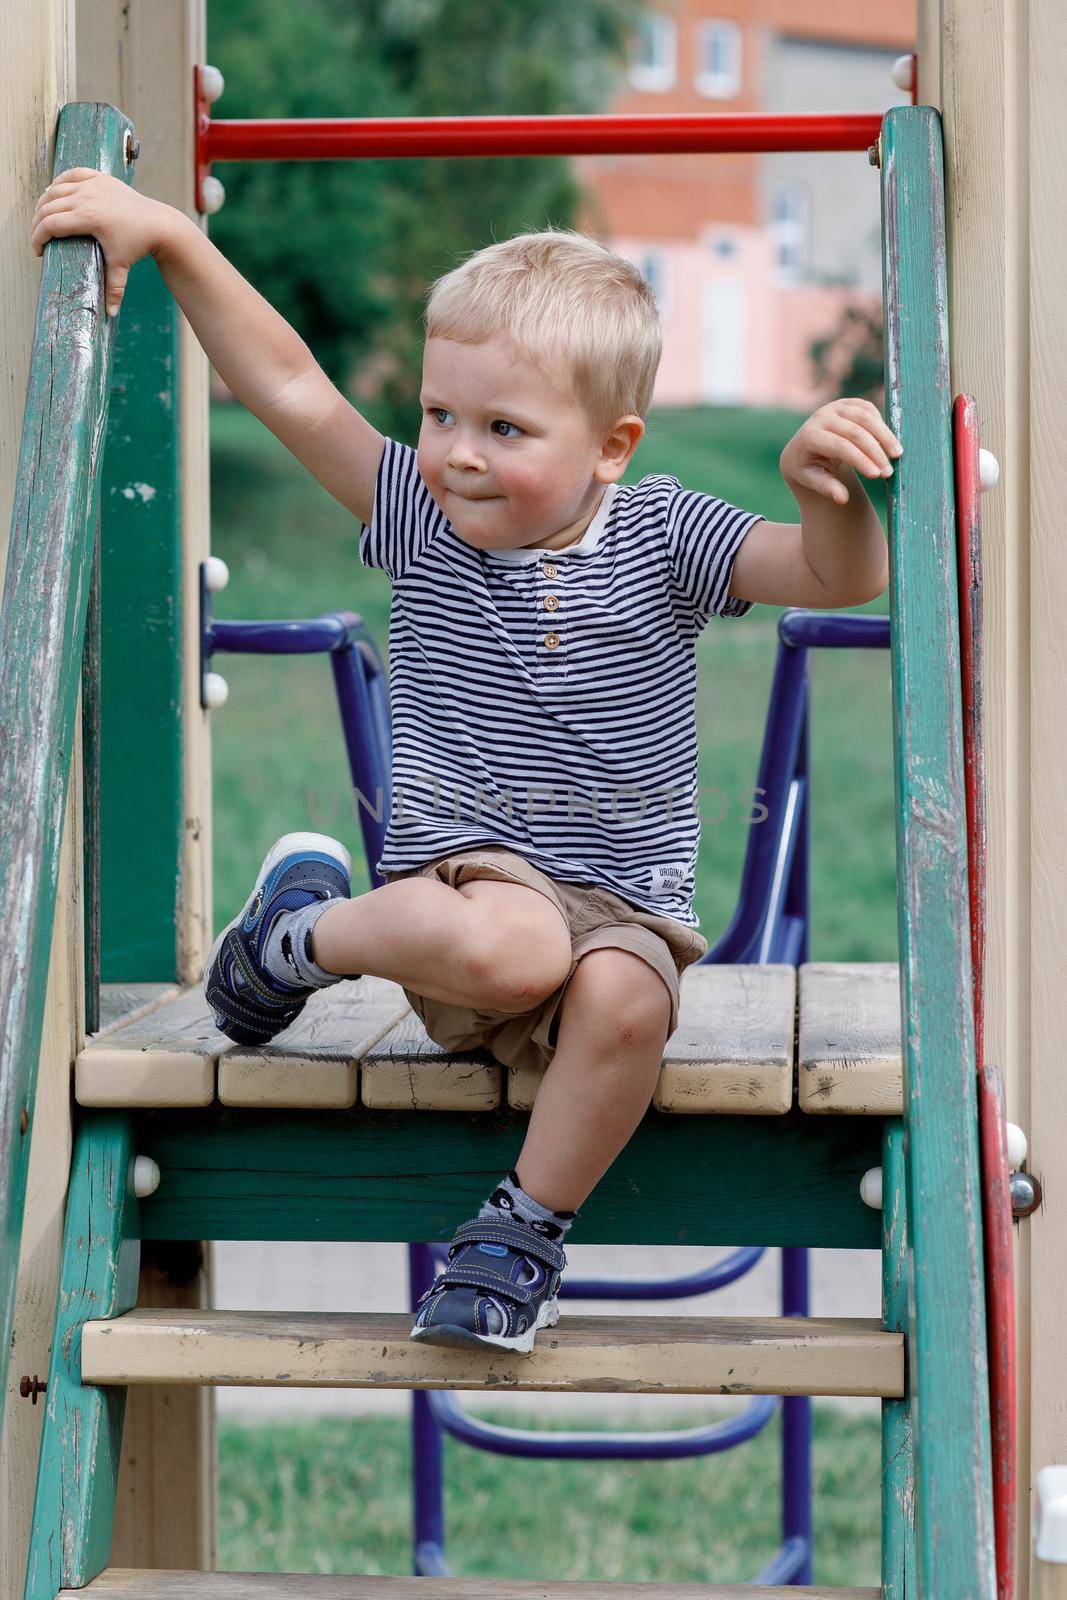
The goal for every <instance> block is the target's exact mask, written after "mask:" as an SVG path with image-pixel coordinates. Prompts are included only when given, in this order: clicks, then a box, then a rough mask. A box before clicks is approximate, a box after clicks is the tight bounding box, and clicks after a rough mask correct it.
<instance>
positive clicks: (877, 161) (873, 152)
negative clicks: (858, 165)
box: [867, 144, 882, 167]
mask: <svg viewBox="0 0 1067 1600" xmlns="http://www.w3.org/2000/svg"><path fill="white" fill-rule="evenodd" d="M867 160H868V161H869V162H870V164H871V166H872V167H880V166H881V165H882V151H881V146H880V144H869V145H868V146H867Z"/></svg>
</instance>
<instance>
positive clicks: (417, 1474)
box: [408, 1244, 449, 1578]
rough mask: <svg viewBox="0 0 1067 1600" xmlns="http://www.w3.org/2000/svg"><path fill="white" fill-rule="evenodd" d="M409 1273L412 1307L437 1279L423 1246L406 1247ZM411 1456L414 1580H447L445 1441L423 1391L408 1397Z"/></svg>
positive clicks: (414, 1392)
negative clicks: (409, 1403) (409, 1400)
mask: <svg viewBox="0 0 1067 1600" xmlns="http://www.w3.org/2000/svg"><path fill="white" fill-rule="evenodd" d="M408 1271H409V1274H410V1280H411V1301H412V1305H414V1304H415V1302H416V1301H417V1300H418V1299H419V1298H420V1296H421V1295H423V1294H424V1293H425V1292H426V1290H427V1289H428V1288H429V1287H430V1285H431V1283H432V1282H433V1280H434V1277H435V1275H436V1274H435V1269H434V1263H433V1258H432V1256H431V1255H430V1252H429V1250H428V1249H427V1248H426V1246H425V1245H424V1244H409V1245H408ZM411 1453H412V1467H413V1479H414V1484H413V1496H412V1541H411V1542H412V1551H413V1559H412V1570H413V1572H414V1573H415V1575H416V1577H421V1578H447V1577H448V1575H449V1571H448V1563H447V1562H446V1561H445V1493H444V1489H445V1469H444V1440H443V1439H442V1436H441V1429H440V1428H439V1427H438V1425H437V1422H436V1420H435V1419H434V1416H433V1413H432V1411H431V1410H430V1395H429V1394H428V1393H427V1392H426V1391H425V1390H423V1389H413V1390H412V1393H411Z"/></svg>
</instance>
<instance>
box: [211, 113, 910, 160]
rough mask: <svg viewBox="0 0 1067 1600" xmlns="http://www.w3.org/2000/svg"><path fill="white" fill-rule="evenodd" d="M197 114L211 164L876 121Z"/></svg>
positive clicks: (708, 144)
mask: <svg viewBox="0 0 1067 1600" xmlns="http://www.w3.org/2000/svg"><path fill="white" fill-rule="evenodd" d="M205 120H206V122H207V126H206V128H204V129H203V130H202V133H201V139H202V156H203V158H204V159H205V160H207V161H209V162H210V161H301V160H305V161H329V160H353V159H361V158H367V157H371V156H543V155H571V156H577V155H621V154H642V153H646V154H667V153H669V152H675V153H677V152H681V151H690V152H696V151H731V152H738V151H749V152H758V151H768V150H774V151H777V150H866V149H867V148H868V146H870V145H872V144H874V143H875V142H876V140H877V138H878V134H879V132H880V130H881V125H882V119H881V117H880V116H873V115H864V116H825V117H816V116H812V117H770V116H757V115H750V114H741V113H733V112H713V113H706V112H702V111H697V112H678V113H661V114H659V115H657V116H589V117H584V116H555V117H366V118H355V117H327V118H321V119H320V118H304V119H299V120H297V119H286V120H277V121H258V120H257V121H243V122H242V121H236V122H235V121H221V122H215V121H212V120H211V119H210V118H206V119H205Z"/></svg>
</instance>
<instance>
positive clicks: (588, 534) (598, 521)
mask: <svg viewBox="0 0 1067 1600" xmlns="http://www.w3.org/2000/svg"><path fill="white" fill-rule="evenodd" d="M618 487H619V486H618V484H617V483H609V484H608V485H607V487H606V488H605V490H604V493H603V496H602V497H601V501H600V504H599V505H598V506H597V509H596V515H595V516H594V517H593V520H592V522H591V523H590V524H589V526H588V528H586V530H585V532H584V533H583V534H582V537H581V538H580V539H579V540H578V541H577V542H576V543H575V544H569V545H566V546H565V547H564V548H563V549H562V550H552V549H549V548H548V547H547V546H545V545H541V546H535V547H534V548H533V549H526V550H483V551H482V555H483V556H485V557H486V559H487V560H489V561H504V562H511V563H513V564H514V563H518V564H526V565H529V563H531V562H533V561H540V560H541V558H542V556H543V557H544V558H545V559H546V560H548V561H555V560H556V559H557V558H558V557H562V556H575V555H589V554H590V553H591V552H592V551H594V550H595V549H596V548H597V546H598V544H599V543H600V536H601V534H602V533H603V531H604V529H605V527H606V526H607V521H608V513H609V510H610V508H611V502H612V500H613V499H614V498H615V492H616V490H617V489H618Z"/></svg>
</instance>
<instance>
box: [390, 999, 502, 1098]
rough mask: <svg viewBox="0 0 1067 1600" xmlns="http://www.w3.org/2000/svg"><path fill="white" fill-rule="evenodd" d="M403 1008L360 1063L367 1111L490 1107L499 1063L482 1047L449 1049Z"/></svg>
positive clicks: (497, 1095)
mask: <svg viewBox="0 0 1067 1600" xmlns="http://www.w3.org/2000/svg"><path fill="white" fill-rule="evenodd" d="M399 993H400V995H401V998H403V990H400V991H399ZM405 1008H406V1009H405V1011H404V1013H403V1015H402V1016H401V1017H400V1019H399V1021H398V1022H397V1023H396V1024H395V1026H393V1027H392V1028H390V1030H389V1032H388V1033H386V1034H385V1035H384V1036H383V1037H381V1038H380V1039H379V1040H378V1042H377V1043H376V1044H375V1046H374V1048H373V1050H371V1051H369V1052H368V1054H367V1056H366V1058H365V1060H364V1062H363V1079H362V1086H361V1091H360V1095H361V1099H362V1101H363V1104H364V1105H365V1106H367V1108H368V1109H369V1110H373V1111H495V1110H496V1109H497V1107H498V1106H499V1105H500V1097H501V1087H500V1079H501V1068H500V1065H499V1063H498V1062H496V1061H494V1060H493V1058H492V1056H491V1055H490V1054H489V1052H488V1050H484V1049H478V1050H474V1051H469V1052H463V1051H455V1052H453V1053H452V1054H449V1052H447V1051H445V1050H442V1049H441V1046H440V1045H439V1044H435V1043H434V1041H433V1040H432V1039H431V1038H430V1036H429V1034H428V1033H427V1032H426V1029H425V1028H424V1027H423V1025H422V1022H421V1021H420V1019H419V1018H418V1017H417V1016H416V1015H415V1013H414V1011H412V1009H411V1007H410V1006H408V1005H407V1003H406V1001H405Z"/></svg>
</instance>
